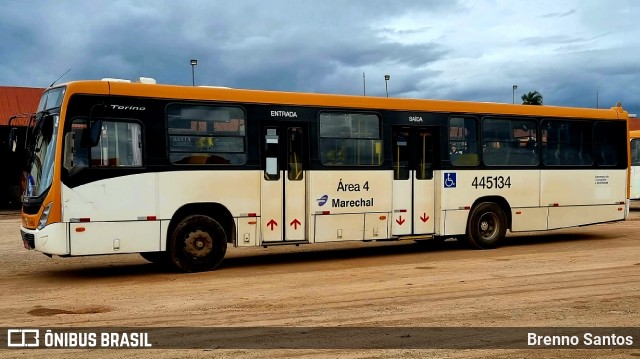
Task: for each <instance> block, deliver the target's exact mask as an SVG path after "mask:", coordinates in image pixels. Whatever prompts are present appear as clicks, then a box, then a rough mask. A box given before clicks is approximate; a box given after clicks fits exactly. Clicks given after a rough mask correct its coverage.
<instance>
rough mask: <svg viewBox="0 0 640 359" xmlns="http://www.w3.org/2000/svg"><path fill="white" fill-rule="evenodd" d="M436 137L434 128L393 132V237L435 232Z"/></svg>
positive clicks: (400, 128)
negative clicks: (434, 168)
mask: <svg viewBox="0 0 640 359" xmlns="http://www.w3.org/2000/svg"><path fill="white" fill-rule="evenodd" d="M437 137H438V128H437V127H394V128H393V221H392V223H391V234H392V235H394V236H403V235H412V234H414V235H419V234H431V233H434V231H435V226H434V220H435V219H434V214H435V198H434V197H435V185H434V176H433V163H434V159H435V149H436V148H438V145H437Z"/></svg>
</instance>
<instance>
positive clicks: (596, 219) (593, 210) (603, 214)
mask: <svg viewBox="0 0 640 359" xmlns="http://www.w3.org/2000/svg"><path fill="white" fill-rule="evenodd" d="M624 208H625V206H624V204H609V205H598V206H589V207H585V206H564V207H549V229H556V228H566V227H575V226H580V225H584V224H594V223H602V222H610V221H620V220H623V219H624V214H625V211H624Z"/></svg>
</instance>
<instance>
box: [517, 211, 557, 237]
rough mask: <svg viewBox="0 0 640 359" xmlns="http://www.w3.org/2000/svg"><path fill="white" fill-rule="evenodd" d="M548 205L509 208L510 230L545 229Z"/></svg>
mask: <svg viewBox="0 0 640 359" xmlns="http://www.w3.org/2000/svg"><path fill="white" fill-rule="evenodd" d="M548 217H549V207H538V208H513V209H511V231H512V232H525V231H544V230H545V229H547V226H548V224H547V219H548Z"/></svg>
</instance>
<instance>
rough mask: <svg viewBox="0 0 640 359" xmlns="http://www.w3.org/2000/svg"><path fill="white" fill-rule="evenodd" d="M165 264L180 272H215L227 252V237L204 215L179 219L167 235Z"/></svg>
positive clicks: (216, 223) (218, 226)
mask: <svg viewBox="0 0 640 359" xmlns="http://www.w3.org/2000/svg"><path fill="white" fill-rule="evenodd" d="M168 249H169V262H170V263H171V264H172V265H173V266H174V267H175V268H176V269H178V270H179V271H182V272H187V273H190V272H203V271H208V270H212V269H215V268H216V267H217V266H218V265H220V263H221V262H222V259H223V258H224V255H225V253H226V252H227V234H226V233H225V231H224V228H223V227H222V225H220V223H219V222H218V221H216V220H215V219H213V218H211V217H209V216H205V215H190V216H187V217H185V218H183V219H182V220H181V221H180V222H179V223H178V225H177V226H176V227H175V229H174V230H173V232H172V233H171V238H170V241H169V243H168Z"/></svg>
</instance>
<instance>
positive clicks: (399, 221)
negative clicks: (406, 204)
mask: <svg viewBox="0 0 640 359" xmlns="http://www.w3.org/2000/svg"><path fill="white" fill-rule="evenodd" d="M396 223H398V224H399V225H402V224H403V223H404V219H402V216H400V218H398V219H396Z"/></svg>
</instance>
